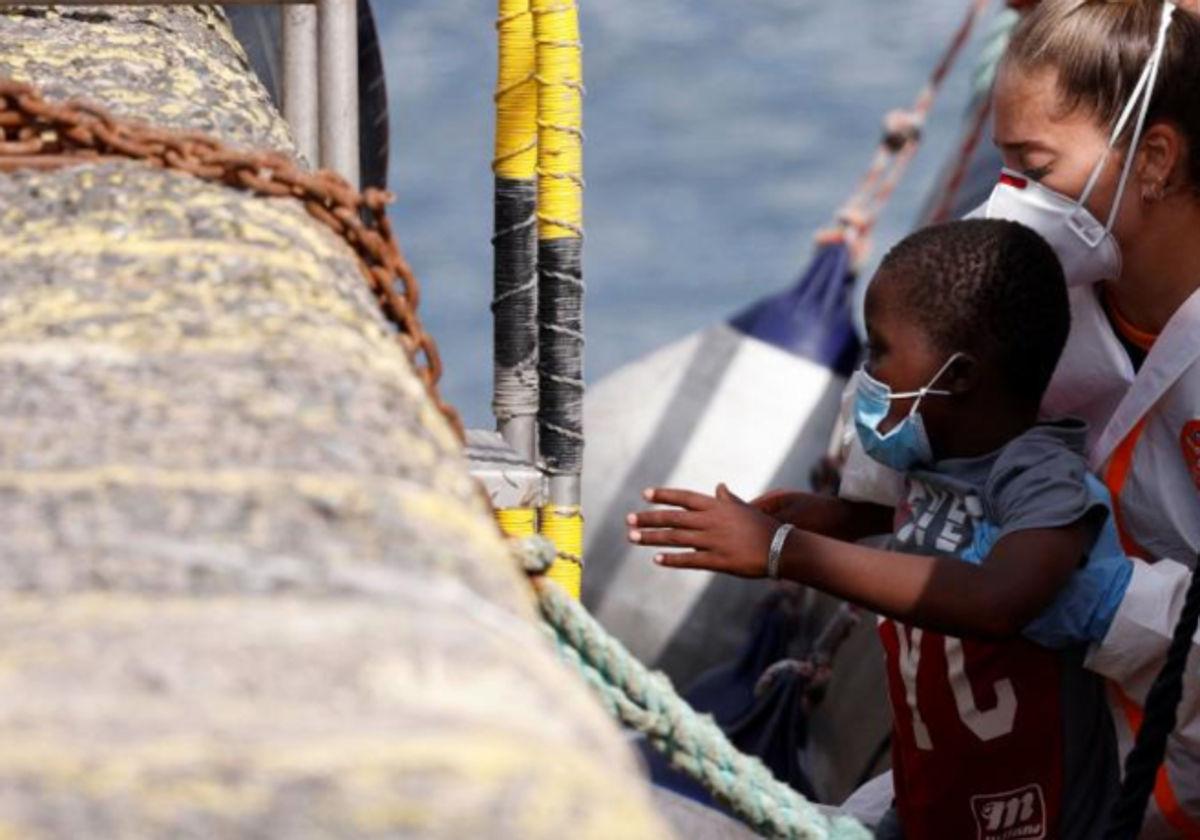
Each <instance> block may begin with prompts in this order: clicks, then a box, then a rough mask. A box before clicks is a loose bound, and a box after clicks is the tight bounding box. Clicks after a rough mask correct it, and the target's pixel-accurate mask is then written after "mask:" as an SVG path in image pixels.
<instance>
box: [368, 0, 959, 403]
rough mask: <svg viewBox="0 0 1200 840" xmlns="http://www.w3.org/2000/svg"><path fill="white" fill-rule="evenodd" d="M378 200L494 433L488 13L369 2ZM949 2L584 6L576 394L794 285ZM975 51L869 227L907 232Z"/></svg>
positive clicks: (955, 16) (951, 13)
mask: <svg viewBox="0 0 1200 840" xmlns="http://www.w3.org/2000/svg"><path fill="white" fill-rule="evenodd" d="M376 6H377V9H378V14H379V17H380V25H381V28H382V29H383V33H384V43H385V48H386V50H387V62H388V76H389V84H390V90H391V101H392V108H393V130H394V139H393V149H394V153H395V160H394V164H393V169H392V186H393V188H394V189H395V190H396V192H397V193H398V194H399V198H400V201H399V205H398V207H397V208H396V210H395V217H396V222H397V228H398V231H399V234H400V237H401V241H402V244H403V246H404V248H405V251H406V253H407V255H408V257H409V259H410V261H411V262H412V263H413V266H414V268H415V269H416V271H417V273H418V276H419V277H420V278H421V280H422V282H423V289H424V297H423V310H422V313H423V316H424V318H425V321H426V325H427V326H428V328H429V329H430V330H431V331H432V332H433V334H434V336H435V337H436V338H437V339H438V340H439V342H440V344H441V347H442V352H443V355H444V357H445V361H446V373H445V377H444V380H443V388H444V390H445V392H446V394H447V395H448V397H449V398H450V400H451V401H452V402H453V403H454V404H455V405H457V406H458V407H459V408H460V410H462V411H463V413H464V415H465V416H466V419H467V421H468V423H469V424H470V425H473V426H490V424H491V421H490V413H489V404H490V398H491V321H490V314H489V310H488V304H489V301H490V299H491V246H490V244H489V237H490V235H491V227H492V193H491V190H492V174H491V169H490V161H491V156H492V136H493V131H492V119H493V116H492V114H493V112H492V89H493V87H494V84H495V72H496V71H495V63H496V55H495V29H494V27H493V19H494V15H495V9H494V6H495V4H494V3H490V2H488V3H481V2H466V0H379V2H377V4H376ZM965 6H966V2H965V0H824V2H815V0H754V2H750V3H738V2H731V0H651V2H647V0H583V2H582V3H581V20H582V28H583V39H584V44H585V53H584V61H585V70H584V72H585V78H586V83H587V89H588V96H587V99H586V102H585V116H584V119H585V129H586V133H587V145H586V148H585V152H584V154H585V174H586V178H587V192H586V196H585V202H586V204H585V211H584V214H585V226H586V229H587V240H586V246H585V255H584V273H585V279H586V281H587V284H588V293H587V315H586V323H587V332H588V347H587V359H586V369H587V375H588V378H589V379H590V380H593V381H594V380H595V379H596V378H598V377H601V376H603V375H604V374H605V373H607V372H609V371H611V370H613V369H614V368H615V367H618V366H620V365H622V364H624V363H626V362H629V361H631V360H633V359H636V358H637V357H639V356H641V355H643V354H645V353H646V352H648V351H650V350H652V349H653V348H655V347H657V346H659V345H662V344H664V343H666V342H669V341H671V340H673V339H675V338H678V337H680V336H682V335H685V334H687V333H689V332H691V331H693V330H695V329H698V328H701V327H704V326H706V325H708V324H710V323H713V322H714V321H718V320H722V319H724V318H725V317H727V316H728V315H730V314H732V313H733V312H735V311H737V310H740V309H741V308H743V307H744V306H745V305H747V304H748V303H750V302H751V301H752V300H754V299H755V298H757V297H759V296H761V295H764V294H767V293H770V292H772V291H775V290H777V289H779V288H780V287H782V286H784V285H786V284H788V283H789V282H790V281H791V280H792V279H793V278H794V277H795V276H796V274H797V273H798V272H799V270H800V269H801V267H802V266H803V265H804V263H805V262H806V261H807V259H808V257H809V254H810V251H811V242H812V233H813V232H814V231H815V230H816V229H817V228H819V227H820V226H822V225H824V224H825V223H826V222H827V221H828V220H829V218H830V217H831V214H832V213H833V212H834V210H835V209H836V208H837V206H838V205H839V204H840V203H841V202H842V201H843V199H844V198H845V197H846V196H847V195H848V194H849V192H850V191H851V190H852V189H853V187H854V186H855V184H856V183H857V181H858V179H859V178H860V177H861V175H862V173H863V171H864V169H865V167H866V165H867V162H868V161H869V159H870V156H871V154H872V151H873V149H874V146H875V144H876V142H877V139H878V136H879V125H880V119H881V117H882V115H883V114H884V113H885V112H886V111H888V110H889V109H891V108H894V107H897V106H902V105H907V104H909V103H910V102H911V101H912V99H913V97H914V96H915V94H916V92H917V90H918V89H919V88H920V86H921V84H922V83H923V82H924V80H925V78H926V77H927V75H928V74H929V72H930V70H931V69H932V67H933V65H934V64H935V63H936V61H937V57H938V55H940V52H941V50H942V49H943V48H944V46H945V44H946V43H947V42H948V41H949V39H950V36H951V34H952V33H953V31H954V30H955V28H956V27H957V26H958V23H959V20H960V18H961V15H962V14H963V12H964V10H965ZM973 61H974V55H973V53H972V52H971V51H970V50H969V51H968V52H967V54H966V55H965V56H964V61H963V64H962V66H961V67H960V68H958V71H957V72H956V73H955V74H954V77H953V78H952V79H951V81H950V83H949V84H948V86H947V88H946V89H945V91H944V93H943V95H942V99H941V101H940V102H939V105H938V107H937V109H936V110H935V112H934V114H933V118H932V120H931V125H930V128H929V130H928V132H927V136H926V140H925V143H924V146H923V149H922V151H921V154H920V155H919V157H918V159H917V161H916V163H915V164H914V166H913V168H912V170H911V171H910V174H909V176H908V178H907V180H906V181H905V183H904V185H903V187H902V188H901V190H900V191H899V193H898V195H897V196H896V198H895V200H894V201H893V204H892V206H891V207H890V208H889V210H888V212H887V214H886V216H885V217H884V219H883V220H882V223H881V228H880V231H879V236H878V241H877V246H876V254H878V253H879V251H881V250H883V249H884V248H885V246H886V244H887V243H888V242H889V241H891V240H893V239H894V238H896V237H898V236H901V235H903V233H904V231H905V230H906V229H907V227H908V226H909V225H910V224H911V220H912V218H913V217H914V215H915V213H916V212H917V208H918V205H919V203H920V200H921V198H922V196H923V195H924V193H925V191H926V189H927V188H928V186H929V183H930V181H931V179H932V177H933V174H934V172H935V171H936V169H937V168H938V167H939V166H940V165H941V163H942V162H943V160H944V158H945V156H946V154H947V153H948V152H947V150H948V149H949V148H950V147H951V146H952V145H953V141H954V139H955V135H956V133H957V130H958V128H959V119H960V114H961V111H962V108H963V107H964V104H965V98H966V89H967V83H966V76H967V75H968V73H967V70H968V69H969V65H970V64H971V63H972V62H973Z"/></svg>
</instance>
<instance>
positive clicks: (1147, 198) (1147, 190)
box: [1142, 181, 1163, 204]
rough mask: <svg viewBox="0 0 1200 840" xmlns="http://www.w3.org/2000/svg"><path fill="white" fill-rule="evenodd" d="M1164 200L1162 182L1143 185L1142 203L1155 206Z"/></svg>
mask: <svg viewBox="0 0 1200 840" xmlns="http://www.w3.org/2000/svg"><path fill="white" fill-rule="evenodd" d="M1162 199H1163V183H1162V181H1153V182H1151V183H1150V184H1144V185H1142V201H1143V202H1144V203H1146V204H1155V203H1157V202H1159V201H1162Z"/></svg>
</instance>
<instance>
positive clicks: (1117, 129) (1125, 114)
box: [1076, 2, 1175, 231]
mask: <svg viewBox="0 0 1200 840" xmlns="http://www.w3.org/2000/svg"><path fill="white" fill-rule="evenodd" d="M1174 16H1175V4H1174V3H1169V2H1168V3H1164V4H1163V15H1162V20H1161V22H1160V23H1159V27H1158V39H1157V40H1156V41H1155V44H1154V50H1153V52H1151V54H1150V58H1149V59H1147V61H1146V66H1145V68H1143V70H1142V75H1141V76H1139V77H1138V81H1137V84H1136V85H1135V86H1134V88H1133V92H1132V93H1131V94H1130V95H1129V101H1128V102H1127V103H1125V109H1124V110H1123V111H1122V112H1121V116H1120V118H1119V119H1118V120H1117V124H1116V125H1115V126H1114V127H1113V130H1112V134H1111V135H1110V136H1109V138H1108V146H1107V148H1105V150H1104V155H1103V156H1102V157H1101V158H1100V160H1099V161H1097V162H1096V165H1095V167H1093V169H1092V174H1091V175H1090V176H1088V180H1087V184H1086V185H1085V186H1084V188H1083V193H1082V194H1081V195H1080V196H1079V200H1078V201H1077V202H1076V204H1077V205H1079V206H1080V207H1082V206H1083V205H1084V204H1086V203H1087V200H1088V199H1089V198H1091V195H1092V191H1093V190H1094V189H1095V188H1096V184H1097V182H1098V181H1099V180H1100V174H1101V173H1102V172H1103V171H1104V164H1105V163H1107V162H1108V158H1109V155H1111V154H1112V150H1113V148H1114V147H1115V146H1116V144H1117V141H1118V140H1119V139H1120V137H1121V135H1122V134H1123V133H1124V131H1125V127H1126V126H1127V125H1128V124H1129V119H1130V117H1132V116H1133V110H1134V108H1136V107H1137V106H1138V103H1139V102H1140V103H1141V106H1142V108H1141V111H1140V113H1139V115H1138V121H1137V125H1136V127H1135V129H1134V133H1133V140H1132V142H1131V143H1130V146H1129V155H1128V156H1127V157H1126V160H1125V166H1124V168H1123V169H1122V172H1121V180H1120V181H1119V182H1118V184H1117V195H1116V197H1115V199H1114V201H1113V205H1112V207H1111V209H1110V210H1109V214H1108V221H1107V223H1106V224H1105V229H1106V230H1108V231H1111V230H1112V226H1113V223H1114V222H1115V221H1116V218H1117V211H1118V210H1119V208H1120V206H1121V199H1122V198H1123V197H1124V195H1125V185H1126V182H1127V179H1128V176H1129V169H1130V166H1131V165H1132V162H1133V156H1134V153H1135V152H1136V151H1137V144H1138V141H1139V140H1140V139H1141V136H1142V128H1143V127H1144V125H1145V121H1146V114H1147V113H1148V112H1149V110H1150V100H1151V98H1152V97H1153V96H1154V83H1155V81H1157V79H1158V66H1159V64H1160V62H1161V60H1162V54H1163V51H1164V47H1165V46H1166V43H1167V30H1168V29H1170V27H1171V21H1172V19H1173V18H1174ZM1143 94H1144V96H1143Z"/></svg>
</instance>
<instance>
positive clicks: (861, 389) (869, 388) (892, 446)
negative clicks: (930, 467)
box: [854, 353, 962, 472]
mask: <svg viewBox="0 0 1200 840" xmlns="http://www.w3.org/2000/svg"><path fill="white" fill-rule="evenodd" d="M961 355H962V353H955V354H954V355H953V356H951V357H950V358H949V359H947V360H946V363H945V364H944V365H942V366H941V368H940V369H938V372H937V373H935V374H934V375H933V379H931V380H929V384H928V385H926V386H925V387H924V388H921V389H920V390H918V391H903V392H901V393H898V394H893V393H892V389H891V388H890V387H889V386H888V385H885V384H884V383H882V382H880V381H879V380H878V379H876V378H875V377H873V376H871V374H869V373H867V370H866V368H862V369H860V370H859V372H858V388H857V390H856V391H855V394H854V426H855V428H856V429H857V430H858V439H859V440H860V441H861V442H862V446H863V450H864V451H865V452H866V453H867V454H868V455H870V456H871V457H872V458H874V459H875V460H876V461H878V462H879V463H881V464H883V465H884V466H886V467H891V468H892V469H894V470H900V471H902V472H903V471H905V470H909V469H912V468H913V467H915V466H917V465H918V464H929V463H931V462H932V461H933V447H931V446H930V445H929V435H928V434H926V432H925V423H924V422H923V421H922V420H921V414H920V412H918V411H917V409H918V408H919V407H920V405H921V400H923V399H925V397H927V396H937V397H946V396H950V393H951V392H950V391H939V390H935V389H934V387H933V386H934V385H936V384H937V381H938V380H939V379H941V378H942V374H944V373H945V372H946V371H947V370H949V368H950V365H951V364H953V363H954V360H955V359H957V358H958V357H959V356H961ZM904 399H915V402H913V406H912V409H911V410H910V411H909V412H908V416H907V417H905V418H904V419H903V420H901V421H900V422H899V423H897V424H896V425H895V426H893V427H892V429H891V431H889V432H888V433H887V434H886V435H884V434H880V433H879V424H880V423H882V422H883V419H884V418H885V417H887V415H888V411H889V410H890V409H891V406H892V400H904Z"/></svg>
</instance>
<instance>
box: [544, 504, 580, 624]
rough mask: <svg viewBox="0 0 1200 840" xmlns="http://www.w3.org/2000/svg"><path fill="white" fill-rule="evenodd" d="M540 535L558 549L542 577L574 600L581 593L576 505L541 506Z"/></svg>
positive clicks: (578, 515)
mask: <svg viewBox="0 0 1200 840" xmlns="http://www.w3.org/2000/svg"><path fill="white" fill-rule="evenodd" d="M542 536H544V537H546V538H547V539H548V540H550V541H551V542H552V543H554V548H555V550H556V551H557V552H558V557H557V559H556V560H555V561H554V563H553V564H552V565H551V566H550V569H549V570H548V571H547V572H546V577H547V578H549V579H550V580H552V581H554V582H555V583H557V584H558V585H559V586H561V587H562V588H563V589H564V590H565V591H566V592H567V594H568V595H570V596H571V597H572V598H574V599H575V600H576V601H578V600H579V599H580V597H581V596H582V594H583V514H582V513H581V512H580V510H579V506H578V505H569V506H567V507H557V506H555V505H553V504H550V505H546V506H545V507H543V508H542Z"/></svg>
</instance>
